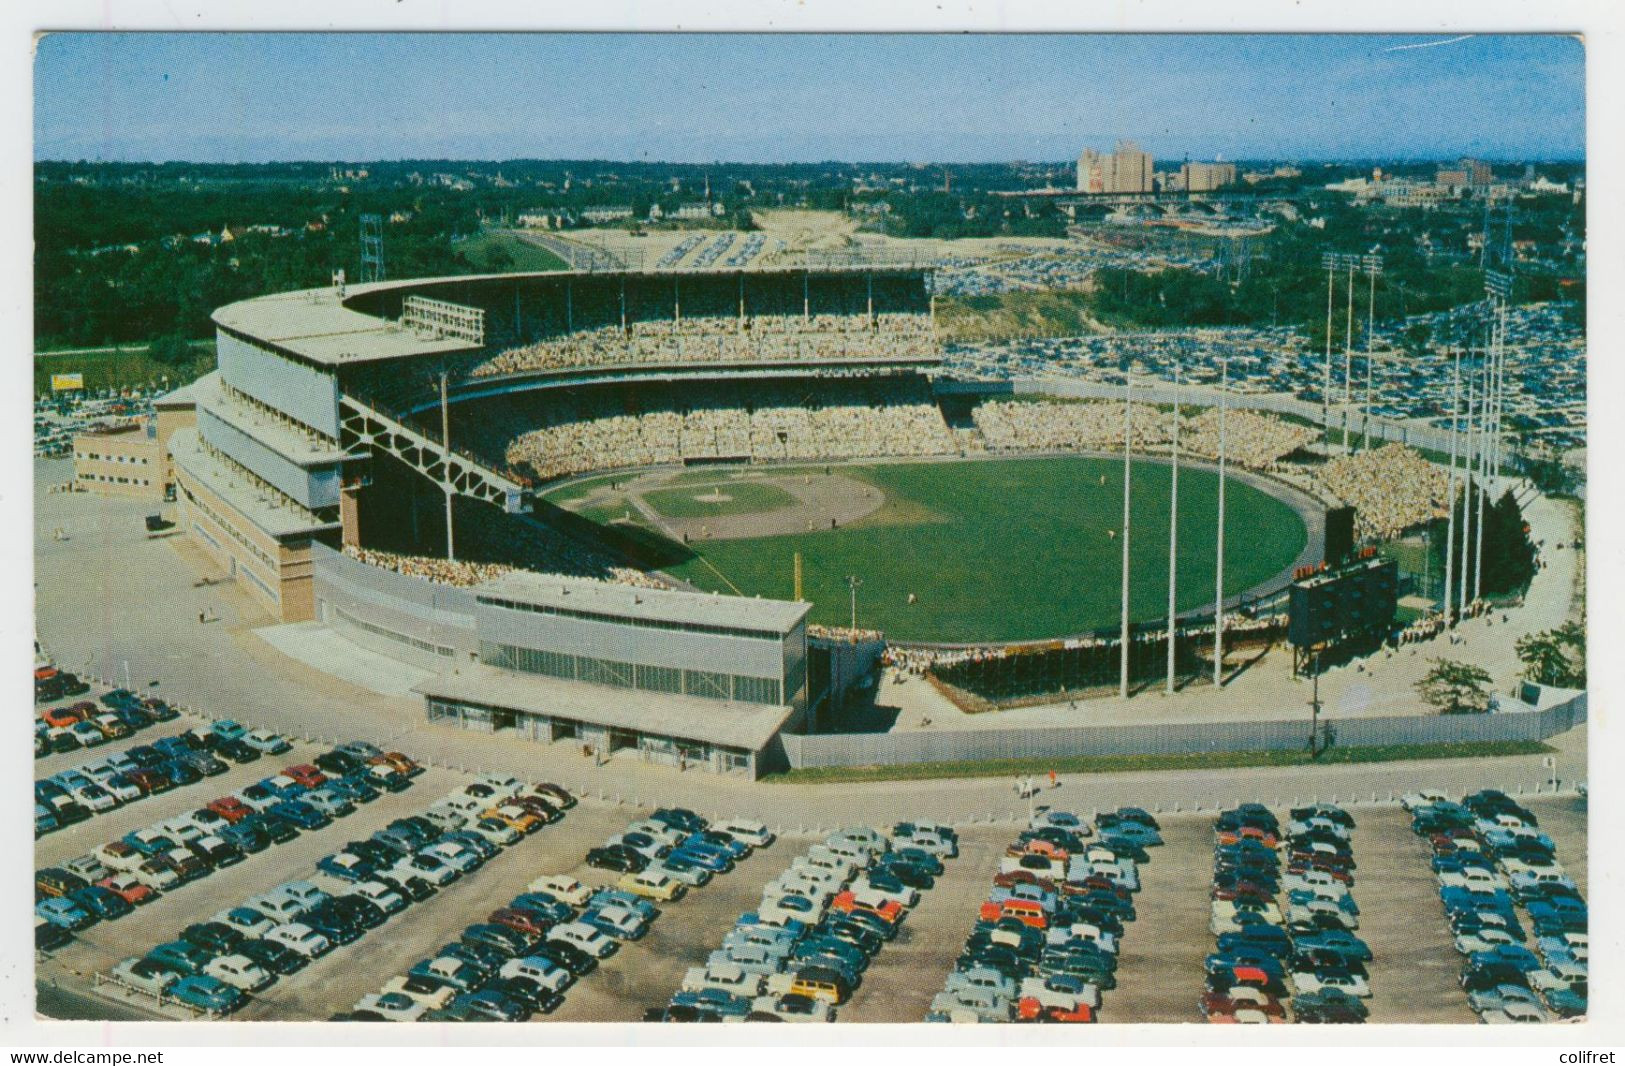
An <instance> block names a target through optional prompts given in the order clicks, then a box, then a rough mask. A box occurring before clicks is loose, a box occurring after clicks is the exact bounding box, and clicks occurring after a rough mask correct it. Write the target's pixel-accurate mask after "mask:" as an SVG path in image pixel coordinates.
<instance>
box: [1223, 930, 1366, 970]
mask: <svg viewBox="0 0 1625 1066" xmlns="http://www.w3.org/2000/svg"><path fill="white" fill-rule="evenodd" d="M1268 928H1273V926H1271V927H1268ZM1227 935H1228V934H1227ZM1294 943H1295V944H1296V945H1297V948H1298V950H1300V951H1334V952H1336V953H1337V954H1339V955H1341V956H1343V957H1344V958H1345V959H1352V960H1354V961H1356V962H1370V961H1371V948H1370V947H1368V946H1367V945H1366V942H1365V941H1364V940H1361V939H1360V938H1359V937H1357V936H1355V935H1354V934H1353V933H1351V932H1349V931H1348V930H1347V929H1322V930H1319V931H1317V932H1313V933H1300V934H1298V936H1297V937H1296V938H1295V939H1294ZM1219 946H1220V947H1221V948H1222V947H1223V946H1224V938H1223V937H1221V938H1220V939H1219Z"/></svg>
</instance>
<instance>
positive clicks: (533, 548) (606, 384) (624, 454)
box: [161, 266, 1442, 776]
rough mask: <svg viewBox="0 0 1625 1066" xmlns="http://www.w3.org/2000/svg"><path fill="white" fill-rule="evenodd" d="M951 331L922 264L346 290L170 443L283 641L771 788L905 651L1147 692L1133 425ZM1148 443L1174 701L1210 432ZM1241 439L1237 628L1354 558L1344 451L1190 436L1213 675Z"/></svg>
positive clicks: (1200, 581) (178, 470)
mask: <svg viewBox="0 0 1625 1066" xmlns="http://www.w3.org/2000/svg"><path fill="white" fill-rule="evenodd" d="M932 311H933V299H932V295H931V274H930V272H929V271H928V270H922V269H919V268H915V267H903V266H850V267H826V268H822V269H758V270H744V271H714V272H713V271H684V272H681V273H659V272H645V271H626V270H617V269H594V270H589V271H574V272H564V273H551V274H503V275H489V276H474V277H458V278H444V279H421V280H408V281H386V282H375V283H371V284H364V285H353V286H345V285H344V284H343V282H342V280H340V281H339V282H338V283H337V284H335V285H334V286H331V287H328V288H323V289H317V290H309V291H302V292H293V293H284V294H277V295H272V296H265V297H260V298H255V299H250V300H246V301H242V302H239V303H235V304H231V305H228V306H225V307H222V308H220V309H219V310H218V311H217V312H216V313H215V316H214V318H215V323H216V326H217V341H218V352H219V366H218V370H217V371H216V372H215V373H213V374H210V375H208V376H207V377H205V378H203V379H201V380H199V381H198V382H196V383H194V384H193V385H192V386H189V387H188V388H187V389H186V390H183V391H182V393H180V394H178V395H176V396H172V397H170V398H169V400H168V401H167V403H168V404H169V405H170V406H171V407H174V406H176V405H177V404H189V405H191V406H193V407H194V408H195V412H196V419H195V425H180V426H179V427H178V428H176V427H175V426H174V425H173V424H171V425H170V426H169V427H168V428H165V429H164V430H163V433H164V435H165V439H164V441H163V442H162V444H161V447H163V448H164V449H165V450H166V452H167V456H168V460H169V463H170V464H171V465H172V471H173V473H172V485H173V489H174V492H175V498H176V502H177V505H178V510H179V512H180V524H181V526H182V528H183V530H184V531H185V532H186V533H187V534H188V535H190V537H191V538H192V539H193V540H194V541H195V542H196V543H197V545H198V546H199V547H200V548H201V549H202V550H203V551H205V552H206V553H207V554H209V555H211V556H212V557H213V558H214V559H215V561H216V562H218V563H219V564H220V565H221V566H222V567H223V568H225V569H226V570H227V571H228V572H229V573H230V574H231V575H232V576H233V577H234V578H235V579H236V580H237V581H238V583H239V584H241V585H242V586H243V587H244V589H245V590H246V591H248V592H249V593H250V594H251V595H252V596H253V597H254V598H256V599H257V600H258V601H259V602H260V603H261V605H262V606H263V607H264V608H265V609H266V611H267V612H268V613H270V614H271V615H272V616H273V617H275V618H279V619H281V620H282V621H284V622H294V621H307V620H315V621H319V622H321V623H323V624H325V625H328V626H330V627H332V628H333V629H335V630H337V631H340V632H342V633H343V634H344V635H345V636H346V637H348V638H349V639H352V640H354V641H355V642H357V643H359V644H361V645H363V646H365V647H369V648H372V649H374V650H377V651H380V652H383V653H384V654H387V655H390V656H393V657H396V658H400V659H402V660H404V661H408V662H412V663H415V664H418V665H420V666H424V667H427V668H429V669H431V670H433V671H434V676H433V677H432V678H431V680H429V681H427V682H424V683H423V684H422V685H420V686H419V689H418V691H419V693H420V694H421V695H422V697H423V699H424V703H425V710H426V713H427V715H428V717H429V718H430V719H431V720H436V721H443V722H451V723H455V724H458V725H462V726H464V727H467V728H472V729H480V730H487V731H510V730H511V731H513V732H514V733H515V734H516V735H519V736H523V737H527V738H531V739H537V740H543V741H557V742H570V743H575V744H579V745H581V747H582V749H583V750H598V751H602V752H613V751H616V750H619V749H622V748H628V747H632V748H636V749H638V750H639V752H640V753H641V754H642V755H643V756H644V757H646V758H648V759H651V760H653V761H664V762H669V763H672V764H673V765H681V766H703V767H707V768H711V769H715V770H719V771H737V772H741V773H744V774H747V775H750V776H754V775H756V774H758V773H760V772H761V771H762V770H763V769H764V768H767V767H769V766H771V765H772V764H773V763H774V762H775V761H776V756H775V749H776V743H777V739H778V738H779V737H780V735H781V734H783V733H787V732H788V733H808V732H815V731H818V730H819V729H820V727H821V725H823V724H824V723H825V722H826V721H827V717H828V715H829V713H830V710H831V708H832V707H833V706H834V705H835V703H836V702H838V700H839V697H840V696H841V693H842V692H843V690H844V689H846V688H847V687H849V686H851V685H853V684H855V683H858V682H859V680H860V679H861V678H863V677H865V676H867V675H869V674H870V673H871V672H872V668H873V666H874V664H875V663H876V662H877V661H878V660H879V659H880V658H881V657H882V656H883V655H898V654H902V655H907V654H925V655H950V656H958V657H963V656H965V655H980V654H982V653H983V652H984V651H994V650H996V651H997V652H998V653H999V654H1003V653H1004V652H1005V651H1008V650H1009V649H1010V648H1011V647H1012V646H1017V647H1028V648H1037V649H1040V650H1053V651H1056V652H1063V651H1064V652H1065V653H1066V655H1067V656H1068V657H1069V658H1068V659H1067V665H1066V666H1064V667H1063V669H1064V671H1068V673H1067V678H1066V679H1065V680H1064V681H1063V687H1065V685H1067V684H1070V685H1071V687H1073V688H1075V689H1079V690H1087V689H1088V688H1090V687H1091V686H1104V685H1107V684H1114V683H1115V681H1116V676H1117V675H1116V654H1117V653H1116V651H1115V650H1114V648H1115V646H1116V645H1117V641H1118V630H1117V623H1118V620H1119V615H1118V612H1119V604H1118V590H1119V587H1120V578H1121V574H1122V567H1123V565H1124V563H1123V560H1124V553H1123V550H1122V541H1120V540H1119V539H1118V538H1119V536H1120V535H1122V533H1123V529H1122V526H1123V523H1124V514H1123V498H1124V491H1123V489H1124V486H1123V478H1124V463H1123V459H1122V447H1123V439H1124V431H1125V425H1124V413H1125V408H1124V404H1123V403H1122V402H1121V401H1120V400H1119V401H1118V402H1115V403H1061V402H1045V401H1040V402H1034V398H1033V397H1029V396H1021V395H1015V394H1013V393H1012V391H1011V388H1010V386H1009V385H1008V384H1007V383H1006V384H1003V385H995V384H992V383H984V382H973V381H955V380H952V379H951V378H950V377H948V376H946V375H945V374H943V373H942V353H941V348H940V346H939V344H938V343H937V341H936V338H935V334H934V328H933V317H932ZM1119 395H1121V393H1120V391H1119ZM1153 399H1154V398H1153ZM1130 416H1131V418H1130V425H1129V432H1130V433H1131V435H1132V440H1133V447H1134V451H1135V452H1136V453H1137V455H1136V458H1135V461H1134V463H1133V469H1132V478H1133V485H1132V492H1131V494H1130V496H1131V506H1132V510H1131V512H1130V516H1129V519H1130V526H1131V528H1132V530H1133V541H1132V543H1131V545H1130V552H1129V560H1128V566H1129V570H1130V581H1129V584H1130V586H1131V596H1130V604H1129V611H1130V615H1131V618H1132V621H1133V623H1134V640H1135V644H1134V655H1133V659H1134V670H1135V672H1136V676H1145V677H1149V676H1151V675H1152V674H1153V673H1156V672H1158V671H1160V670H1161V669H1162V668H1163V667H1162V665H1161V664H1162V663H1163V662H1164V660H1165V658H1166V645H1165V644H1162V645H1161V646H1160V647H1161V650H1159V645H1158V641H1159V640H1165V639H1166V637H1165V636H1163V635H1162V634H1164V633H1165V627H1166V617H1167V609H1168V601H1169V597H1168V580H1169V548H1168V534H1169V523H1170V516H1171V513H1172V511H1171V507H1170V504H1171V500H1170V496H1171V493H1170V489H1171V488H1172V485H1171V484H1170V481H1171V475H1172V471H1173V466H1172V465H1171V463H1170V453H1171V452H1172V446H1173V433H1174V431H1175V430H1174V414H1173V410H1172V408H1171V407H1170V406H1169V405H1168V404H1166V403H1161V404H1155V403H1150V402H1148V403H1136V404H1134V405H1133V408H1132V411H1131V412H1130ZM1224 418H1228V432H1229V444H1228V452H1227V461H1228V472H1227V474H1226V475H1225V478H1224V482H1223V483H1224V486H1225V494H1226V497H1225V498H1226V505H1227V507H1228V508H1229V517H1228V518H1227V520H1226V529H1227V531H1228V532H1229V539H1228V541H1227V543H1226V547H1225V553H1224V556H1225V558H1224V595H1225V597H1226V611H1227V612H1229V611H1236V612H1239V613H1237V614H1235V615H1233V616H1232V620H1231V621H1229V622H1227V630H1226V631H1227V634H1230V635H1232V639H1235V640H1237V641H1241V642H1245V641H1246V640H1248V639H1250V635H1251V637H1255V638H1256V639H1264V640H1273V639H1276V638H1277V637H1278V636H1279V635H1280V630H1281V626H1282V625H1283V624H1284V622H1283V620H1282V618H1281V617H1280V616H1279V615H1278V614H1277V613H1276V611H1275V609H1274V608H1265V609H1260V605H1261V604H1265V603H1279V602H1281V594H1282V593H1283V591H1284V590H1285V588H1286V586H1287V585H1288V584H1289V583H1290V582H1291V579H1292V577H1293V574H1294V572H1295V571H1301V570H1302V569H1303V568H1304V567H1306V566H1313V565H1315V564H1317V563H1318V562H1319V561H1320V560H1321V559H1323V558H1324V557H1325V555H1326V554H1327V553H1326V550H1325V549H1326V540H1325V538H1326V530H1325V521H1324V520H1325V516H1326V503H1325V501H1324V500H1323V499H1322V498H1321V497H1320V496H1318V495H1317V494H1315V493H1314V492H1313V491H1310V489H1311V487H1310V486H1308V485H1306V484H1303V483H1302V482H1301V479H1295V478H1294V477H1293V476H1292V475H1291V474H1290V473H1287V472H1284V471H1283V470H1282V469H1279V468H1280V467H1281V464H1282V461H1283V460H1284V459H1286V458H1287V457H1288V456H1289V455H1292V454H1293V453H1295V452H1298V451H1299V450H1300V449H1302V448H1304V447H1305V446H1306V445H1307V444H1308V443H1309V442H1310V440H1311V439H1312V438H1313V437H1315V436H1316V433H1315V431H1314V430H1313V429H1311V428H1308V427H1305V426H1302V425H1297V424H1293V423H1291V422H1287V421H1284V420H1281V419H1277V418H1273V417H1270V416H1266V415H1260V414H1256V413H1254V412H1251V411H1248V410H1245V409H1240V408H1238V409H1234V410H1229V411H1228V412H1227V413H1226V414H1225V415H1223V416H1221V415H1220V414H1219V412H1217V411H1215V410H1213V409H1211V408H1210V409H1206V410H1202V411H1200V412H1199V413H1195V414H1192V413H1190V409H1188V410H1187V411H1186V413H1185V414H1184V416H1183V417H1182V418H1181V419H1180V423H1181V428H1179V430H1178V432H1179V438H1178V448H1179V451H1178V456H1179V465H1178V471H1179V484H1178V490H1179V502H1178V516H1179V517H1178V526H1179V528H1178V531H1177V532H1178V535H1179V536H1178V541H1179V545H1180V547H1179V551H1178V554H1177V597H1176V605H1175V609H1176V611H1177V612H1178V613H1179V615H1180V617H1181V619H1182V622H1181V629H1180V635H1179V637H1178V649H1177V650H1178V652H1179V655H1178V661H1179V667H1178V668H1179V670H1180V671H1181V672H1182V673H1183V674H1184V675H1186V677H1187V678H1191V679H1194V678H1197V677H1199V676H1202V675H1203V673H1204V672H1205V671H1207V670H1208V669H1209V667H1207V666H1206V665H1204V662H1205V660H1210V659H1211V646H1212V643H1213V640H1212V612H1213V601H1214V596H1215V579H1216V573H1215V570H1216V565H1217V563H1216V559H1215V558H1214V552H1213V549H1212V542H1213V532H1214V529H1215V528H1216V522H1217V509H1216V507H1217V502H1216V497H1217V496H1218V488H1219V485H1220V475H1219V473H1218V471H1217V470H1216V468H1215V465H1214V460H1215V459H1216V458H1217V457H1218V455H1219V453H1220V451H1221V444H1220V441H1221V438H1222V436H1223V433H1224V430H1223V428H1222V427H1223V425H1224V421H1223V420H1224ZM448 442H449V446H448ZM1114 453H1115V454H1114ZM1440 492H1441V495H1440V498H1439V499H1437V500H1429V499H1424V500H1422V501H1421V503H1420V507H1421V509H1422V511H1423V512H1425V513H1433V512H1436V511H1437V509H1438V508H1439V507H1440V506H1442V503H1441V500H1442V488H1441V489H1440ZM1430 507H1431V508H1432V509H1433V511H1432V512H1430V511H1428V508H1430ZM1204 642H1205V643H1204ZM1204 649H1206V650H1204ZM1159 676H1160V675H1159ZM626 689H634V690H637V692H638V694H637V697H636V698H635V699H632V700H628V699H627V698H626V692H625V691H624V690H626Z"/></svg>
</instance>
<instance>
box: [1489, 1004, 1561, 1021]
mask: <svg viewBox="0 0 1625 1066" xmlns="http://www.w3.org/2000/svg"><path fill="white" fill-rule="evenodd" d="M1478 1018H1479V1020H1480V1021H1482V1022H1483V1023H1484V1024H1486V1025H1507V1024H1516V1025H1537V1024H1542V1023H1544V1022H1548V1021H1550V1020H1551V1019H1550V1018H1549V1017H1547V1014H1546V1012H1545V1011H1544V1010H1542V1009H1541V1008H1539V1007H1537V1006H1535V1005H1534V1004H1533V1003H1526V1002H1524V1001H1522V1000H1514V1001H1512V1002H1510V1003H1506V1004H1503V1005H1502V1006H1501V1007H1500V1009H1498V1010H1490V1011H1485V1012H1484V1013H1482V1014H1480V1015H1479V1016H1478Z"/></svg>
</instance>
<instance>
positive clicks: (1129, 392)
mask: <svg viewBox="0 0 1625 1066" xmlns="http://www.w3.org/2000/svg"><path fill="white" fill-rule="evenodd" d="M1121 365H1122V368H1123V627H1122V633H1121V635H1120V637H1119V641H1118V643H1119V644H1121V646H1122V647H1121V659H1122V662H1121V667H1120V671H1119V673H1120V676H1119V678H1118V683H1117V695H1118V697H1119V698H1120V699H1125V700H1126V699H1128V568H1129V557H1128V534H1129V514H1130V507H1129V480H1130V478H1131V477H1132V475H1133V473H1134V467H1133V464H1132V461H1131V460H1130V458H1129V444H1130V438H1131V436H1132V434H1133V431H1134V378H1133V376H1132V375H1131V374H1130V370H1131V367H1130V364H1129V357H1128V356H1127V355H1125V356H1123V359H1122V363H1121Z"/></svg>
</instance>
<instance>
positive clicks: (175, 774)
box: [158, 759, 203, 786]
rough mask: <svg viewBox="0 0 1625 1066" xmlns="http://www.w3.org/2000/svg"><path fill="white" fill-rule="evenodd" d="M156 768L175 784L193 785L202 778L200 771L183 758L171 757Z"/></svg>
mask: <svg viewBox="0 0 1625 1066" xmlns="http://www.w3.org/2000/svg"><path fill="white" fill-rule="evenodd" d="M158 770H159V772H161V773H162V774H163V775H164V776H165V777H167V778H169V779H170V780H171V781H173V782H174V783H175V784H176V785H177V786H179V785H195V784H197V783H198V782H199V781H201V780H203V774H202V772H200V771H199V770H198V768H197V767H195V766H193V765H192V764H191V763H190V762H188V761H186V760H185V759H171V760H169V761H168V762H166V763H164V764H163V765H162V766H160V767H158Z"/></svg>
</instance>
